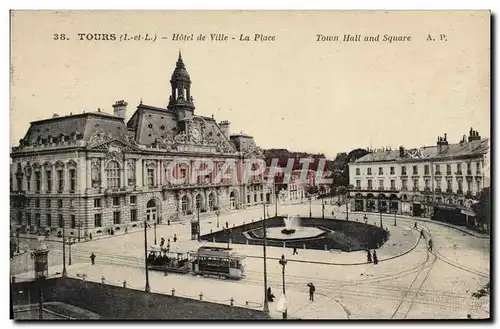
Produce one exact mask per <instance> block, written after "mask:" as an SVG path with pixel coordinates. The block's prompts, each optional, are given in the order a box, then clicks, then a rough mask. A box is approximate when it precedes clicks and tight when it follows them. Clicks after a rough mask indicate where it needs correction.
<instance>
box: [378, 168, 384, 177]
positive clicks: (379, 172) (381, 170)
mask: <svg viewBox="0 0 500 329" xmlns="http://www.w3.org/2000/svg"><path fill="white" fill-rule="evenodd" d="M378 174H379V175H383V174H384V168H382V167H378Z"/></svg>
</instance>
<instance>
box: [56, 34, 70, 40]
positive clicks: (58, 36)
mask: <svg viewBox="0 0 500 329" xmlns="http://www.w3.org/2000/svg"><path fill="white" fill-rule="evenodd" d="M66 39H67V38H66V34H64V33H55V34H54V40H66Z"/></svg>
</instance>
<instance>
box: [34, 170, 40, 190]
mask: <svg viewBox="0 0 500 329" xmlns="http://www.w3.org/2000/svg"><path fill="white" fill-rule="evenodd" d="M41 189H42V181H41V175H40V172H39V171H35V192H36V193H40V190H41Z"/></svg>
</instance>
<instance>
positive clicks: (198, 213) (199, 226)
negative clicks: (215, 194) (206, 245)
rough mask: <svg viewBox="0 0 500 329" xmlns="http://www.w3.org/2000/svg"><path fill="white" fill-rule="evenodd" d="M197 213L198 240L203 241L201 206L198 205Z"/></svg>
mask: <svg viewBox="0 0 500 329" xmlns="http://www.w3.org/2000/svg"><path fill="white" fill-rule="evenodd" d="M196 214H197V216H198V242H200V241H201V225H200V207H196Z"/></svg>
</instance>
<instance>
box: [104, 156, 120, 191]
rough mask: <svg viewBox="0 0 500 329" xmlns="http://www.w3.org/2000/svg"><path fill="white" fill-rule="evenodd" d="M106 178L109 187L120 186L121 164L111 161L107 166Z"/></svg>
mask: <svg viewBox="0 0 500 329" xmlns="http://www.w3.org/2000/svg"><path fill="white" fill-rule="evenodd" d="M106 178H107V182H108V187H109V188H119V187H120V166H119V165H118V162H116V161H110V162H109V163H108V166H107V167H106Z"/></svg>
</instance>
